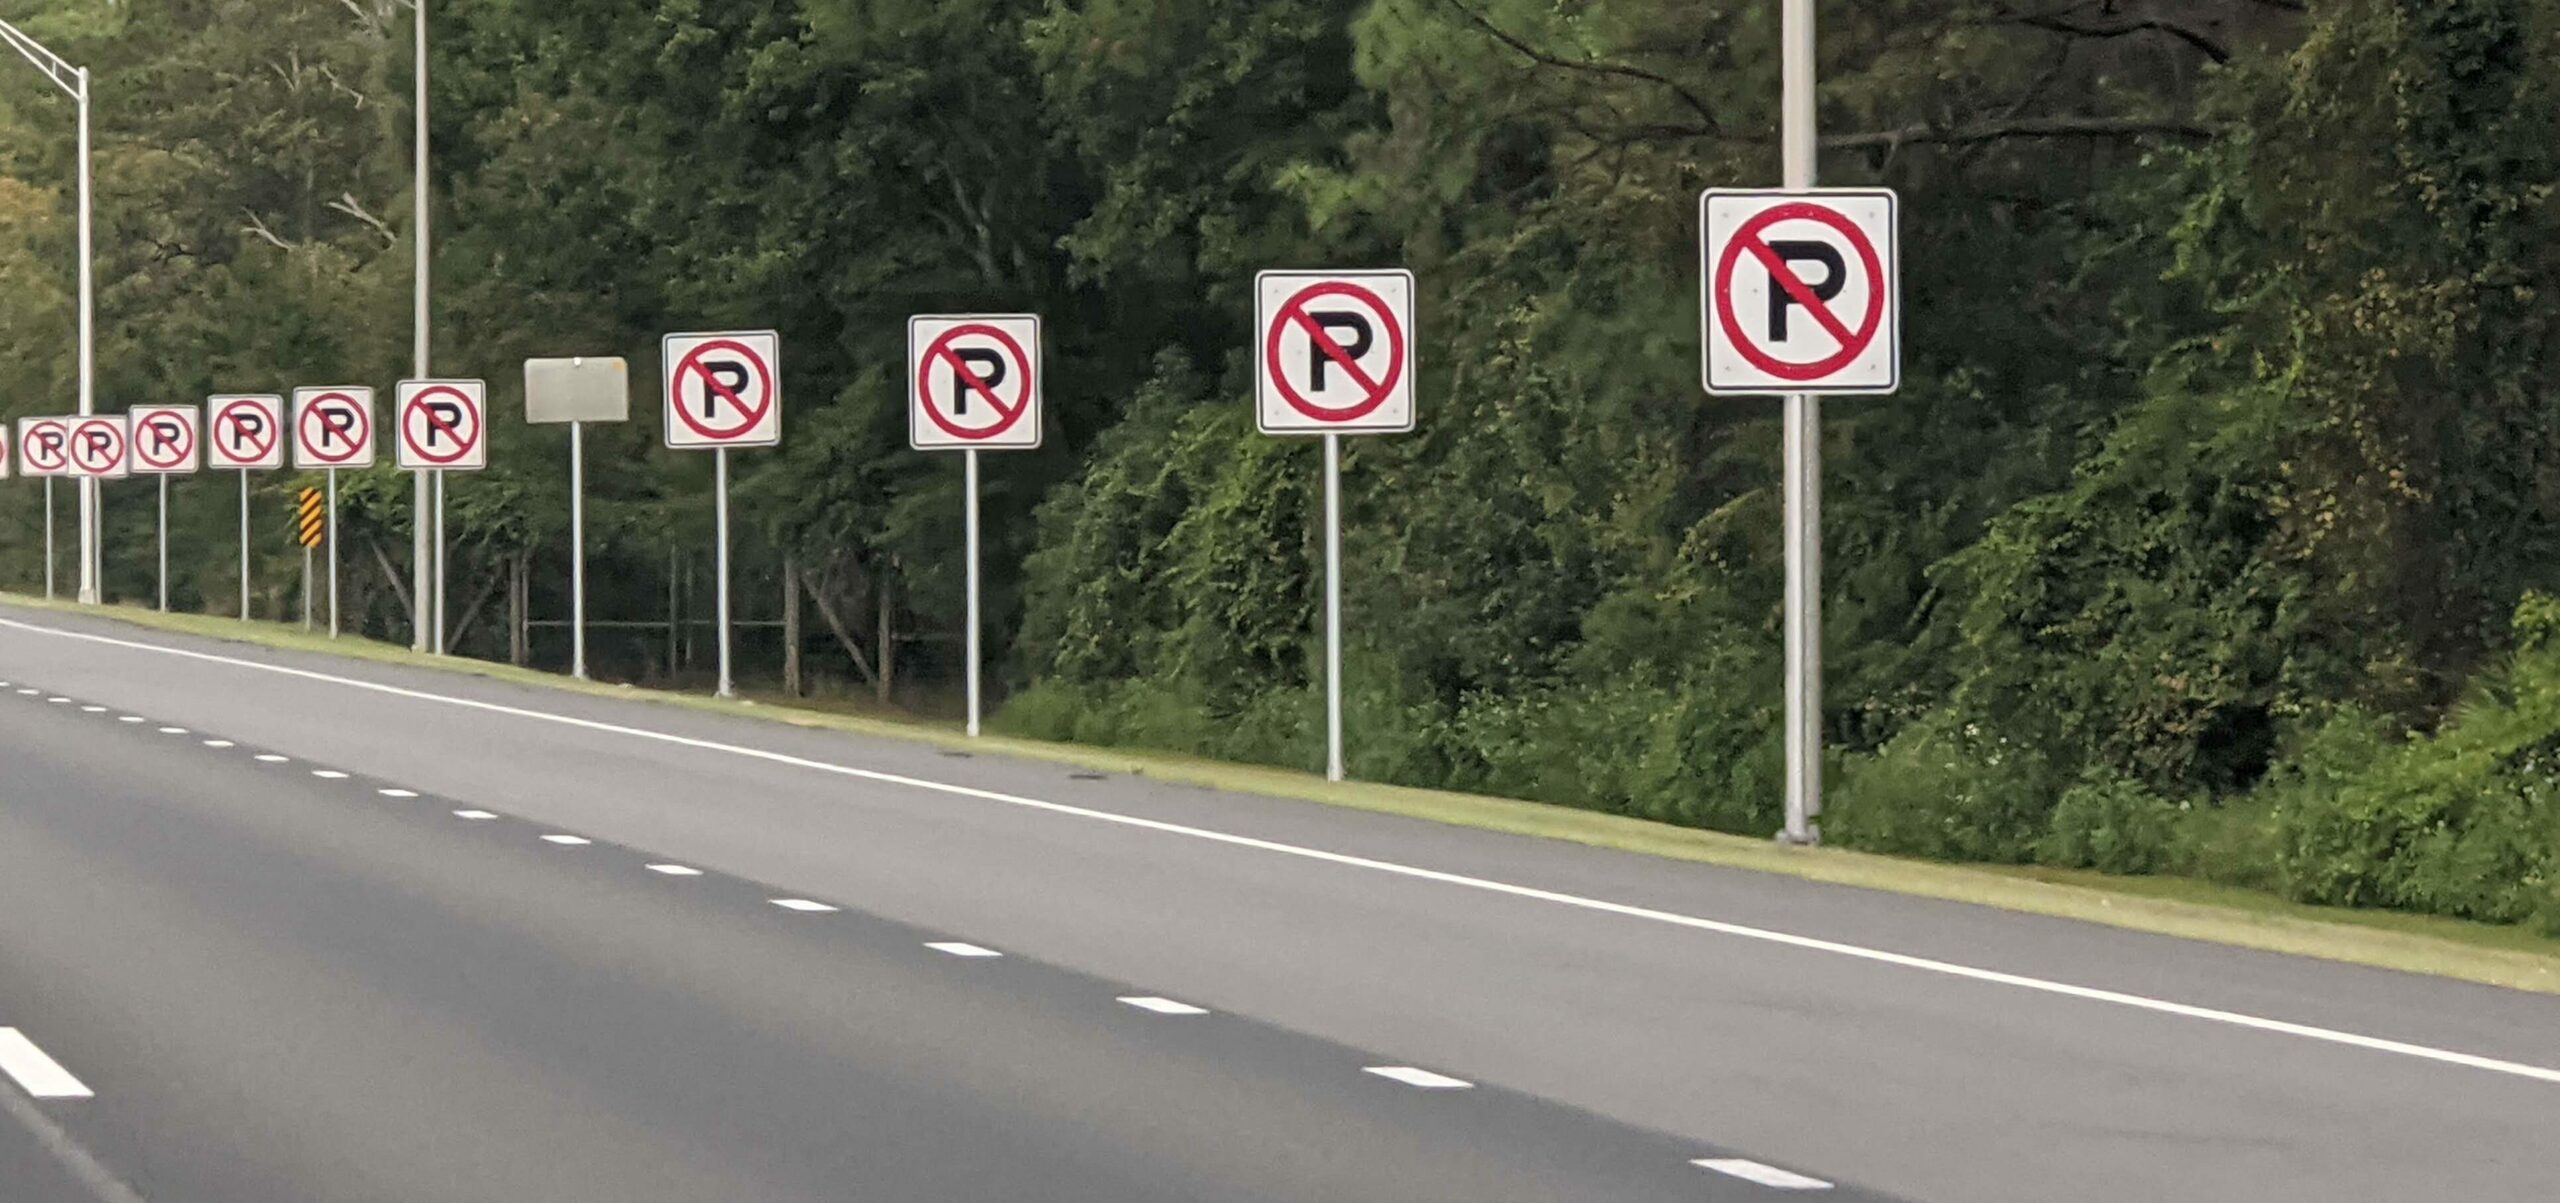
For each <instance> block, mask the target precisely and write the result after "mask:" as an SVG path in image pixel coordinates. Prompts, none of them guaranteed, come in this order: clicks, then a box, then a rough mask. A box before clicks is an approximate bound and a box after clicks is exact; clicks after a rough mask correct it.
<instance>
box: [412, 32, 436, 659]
mask: <svg viewBox="0 0 2560 1203" xmlns="http://www.w3.org/2000/svg"><path fill="white" fill-rule="evenodd" d="M412 7H414V8H416V9H417V13H418V27H417V37H416V38H415V39H414V40H415V41H416V43H417V46H416V50H417V55H418V62H417V85H418V94H417V101H416V104H415V106H414V107H415V108H416V109H417V117H418V132H417V138H416V142H417V147H416V149H417V156H418V158H417V166H416V176H417V179H416V182H415V184H414V186H413V187H412V188H411V192H412V193H413V194H414V195H415V199H416V204H417V211H416V214H415V215H414V219H413V221H412V222H411V224H412V225H413V226H414V227H415V228H416V231H415V232H416V238H417V244H418V245H417V249H418V263H417V270H416V283H417V295H416V296H415V297H414V298H413V303H414V305H415V313H416V320H415V324H414V325H413V327H412V332H411V337H410V343H409V372H410V378H411V379H413V380H425V379H428V371H427V236H428V225H427V0H413V3H412ZM410 480H411V486H412V487H411V491H410V502H411V509H410V513H411V514H412V515H413V518H412V520H411V522H410V527H411V532H410V533H411V538H410V547H409V602H410V605H409V630H410V635H409V649H410V650H411V651H418V652H423V651H427V650H428V649H429V647H430V643H429V641H428V638H427V624H428V623H429V622H430V621H432V620H433V619H434V618H435V611H434V608H433V603H432V602H431V601H430V599H429V597H428V591H429V590H430V589H432V588H433V586H432V585H431V584H430V583H429V581H428V569H429V558H430V557H431V556H432V555H433V554H434V552H433V550H432V547H431V542H430V541H431V540H432V538H433V531H432V530H430V526H431V524H432V523H433V521H434V520H433V519H432V518H431V517H430V516H429V513H428V511H429V507H430V505H431V504H432V503H431V501H430V499H429V497H428V495H427V474H426V473H424V472H418V473H414V474H412V475H411V477H410Z"/></svg>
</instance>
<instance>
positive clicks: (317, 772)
mask: <svg viewBox="0 0 2560 1203" xmlns="http://www.w3.org/2000/svg"><path fill="white" fill-rule="evenodd" d="M311 775H312V776H314V777H318V778H320V779H321V780H323V781H344V780H346V779H347V775H346V774H345V773H341V772H339V771H338V770H336V769H313V770H311Z"/></svg>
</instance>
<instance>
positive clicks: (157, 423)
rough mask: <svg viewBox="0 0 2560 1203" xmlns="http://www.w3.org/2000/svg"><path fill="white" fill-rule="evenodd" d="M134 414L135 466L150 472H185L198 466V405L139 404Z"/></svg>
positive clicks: (142, 471)
mask: <svg viewBox="0 0 2560 1203" xmlns="http://www.w3.org/2000/svg"><path fill="white" fill-rule="evenodd" d="M131 416H132V418H133V470H134V471H136V472H139V473H144V474H146V475H151V476H185V475H188V474H190V473H193V472H194V471H195V470H196V451H197V447H198V445H199V443H200V442H201V440H200V439H199V437H198V436H197V433H196V407H195V406H192V405H137V406H134V407H133V409H132V411H131Z"/></svg>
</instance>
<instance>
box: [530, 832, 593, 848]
mask: <svg viewBox="0 0 2560 1203" xmlns="http://www.w3.org/2000/svg"><path fill="white" fill-rule="evenodd" d="M542 842H543V843H546V844H558V845H560V846H561V847H563V848H578V847H584V846H585V845H588V844H592V843H594V842H595V841H594V840H591V839H588V838H587V837H585V836H583V835H546V836H544V837H542Z"/></svg>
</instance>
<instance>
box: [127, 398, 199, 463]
mask: <svg viewBox="0 0 2560 1203" xmlns="http://www.w3.org/2000/svg"><path fill="white" fill-rule="evenodd" d="M184 412H186V411H184V410H175V409H159V410H153V411H151V412H150V413H148V414H146V415H144V416H142V417H139V418H135V419H134V420H133V424H134V426H135V427H137V428H139V427H141V426H144V425H146V424H148V423H151V422H157V421H161V420H163V419H166V420H168V421H172V422H176V423H177V424H178V429H180V430H183V431H186V432H187V444H186V450H184V451H182V452H179V453H178V457H177V458H175V459H172V460H167V461H165V462H164V461H161V460H156V459H153V458H151V457H150V455H148V454H146V453H145V452H144V451H143V450H142V439H141V437H140V436H139V435H137V436H135V438H134V440H133V462H134V464H135V466H137V467H140V468H142V469H144V470H145V471H150V472H174V471H176V470H178V469H180V468H183V467H186V466H188V465H190V464H193V463H194V462H195V458H196V424H195V423H193V422H189V421H186V420H185V419H183V418H181V417H179V415H180V414H182V413H184Z"/></svg>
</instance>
